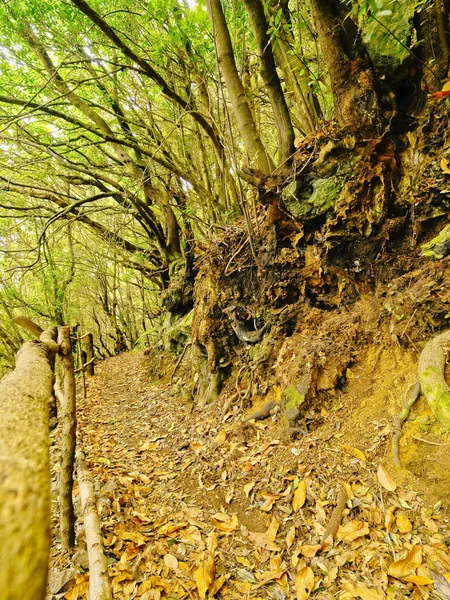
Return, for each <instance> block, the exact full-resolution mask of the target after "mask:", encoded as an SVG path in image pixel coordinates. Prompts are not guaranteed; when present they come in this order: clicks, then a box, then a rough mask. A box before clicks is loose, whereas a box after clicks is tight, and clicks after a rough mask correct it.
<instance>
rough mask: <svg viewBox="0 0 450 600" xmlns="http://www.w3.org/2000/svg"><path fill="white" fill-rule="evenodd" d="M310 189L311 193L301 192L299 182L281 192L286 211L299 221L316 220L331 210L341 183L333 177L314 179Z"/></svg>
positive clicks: (291, 184) (294, 182)
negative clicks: (311, 189)
mask: <svg viewBox="0 0 450 600" xmlns="http://www.w3.org/2000/svg"><path fill="white" fill-rule="evenodd" d="M312 188H313V191H312V193H308V192H305V191H303V192H302V189H301V184H300V182H299V181H293V182H292V183H290V184H289V185H288V186H287V187H286V188H285V189H284V190H283V193H282V198H283V202H284V204H285V206H286V208H287V210H288V211H289V212H290V213H291V214H292V215H293V216H294V217H296V218H297V219H299V220H301V221H308V220H312V219H316V218H317V217H321V216H323V215H325V214H326V213H327V212H329V211H330V210H333V209H334V206H335V204H336V199H337V197H338V195H339V193H340V191H341V189H342V182H341V181H340V179H339V178H338V177H336V176H335V175H334V176H333V177H327V178H325V179H316V180H315V181H314V182H313V184H312Z"/></svg>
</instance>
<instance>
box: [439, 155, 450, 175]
mask: <svg viewBox="0 0 450 600" xmlns="http://www.w3.org/2000/svg"><path fill="white" fill-rule="evenodd" d="M441 171H442V172H443V173H445V174H446V175H450V167H449V164H448V160H447V159H446V158H443V159H441Z"/></svg>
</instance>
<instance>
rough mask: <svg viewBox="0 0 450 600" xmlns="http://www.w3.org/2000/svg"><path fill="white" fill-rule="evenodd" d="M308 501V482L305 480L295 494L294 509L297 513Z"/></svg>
mask: <svg viewBox="0 0 450 600" xmlns="http://www.w3.org/2000/svg"><path fill="white" fill-rule="evenodd" d="M305 501H306V482H305V480H304V479H303V480H302V481H300V483H299V484H298V486H297V489H296V490H295V492H294V498H293V499H292V508H293V509H294V511H295V512H297V511H298V509H299V508H301V507H302V506H303V505H304V504H305Z"/></svg>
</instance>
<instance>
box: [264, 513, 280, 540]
mask: <svg viewBox="0 0 450 600" xmlns="http://www.w3.org/2000/svg"><path fill="white" fill-rule="evenodd" d="M279 527H280V522H279V521H278V519H277V518H276V517H272V520H271V522H270V525H269V529H268V530H267V531H266V538H267V539H268V540H269V542H274V541H275V538H276V537H277V533H278V529H279Z"/></svg>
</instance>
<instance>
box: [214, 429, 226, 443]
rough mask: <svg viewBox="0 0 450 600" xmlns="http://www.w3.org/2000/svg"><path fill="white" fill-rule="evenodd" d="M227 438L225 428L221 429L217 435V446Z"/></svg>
mask: <svg viewBox="0 0 450 600" xmlns="http://www.w3.org/2000/svg"><path fill="white" fill-rule="evenodd" d="M226 439H227V432H226V430H225V429H221V430H220V431H219V433H218V434H217V435H216V438H215V440H214V441H215V443H216V445H217V446H220V445H221V444H223V443H224V441H225V440H226Z"/></svg>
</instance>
